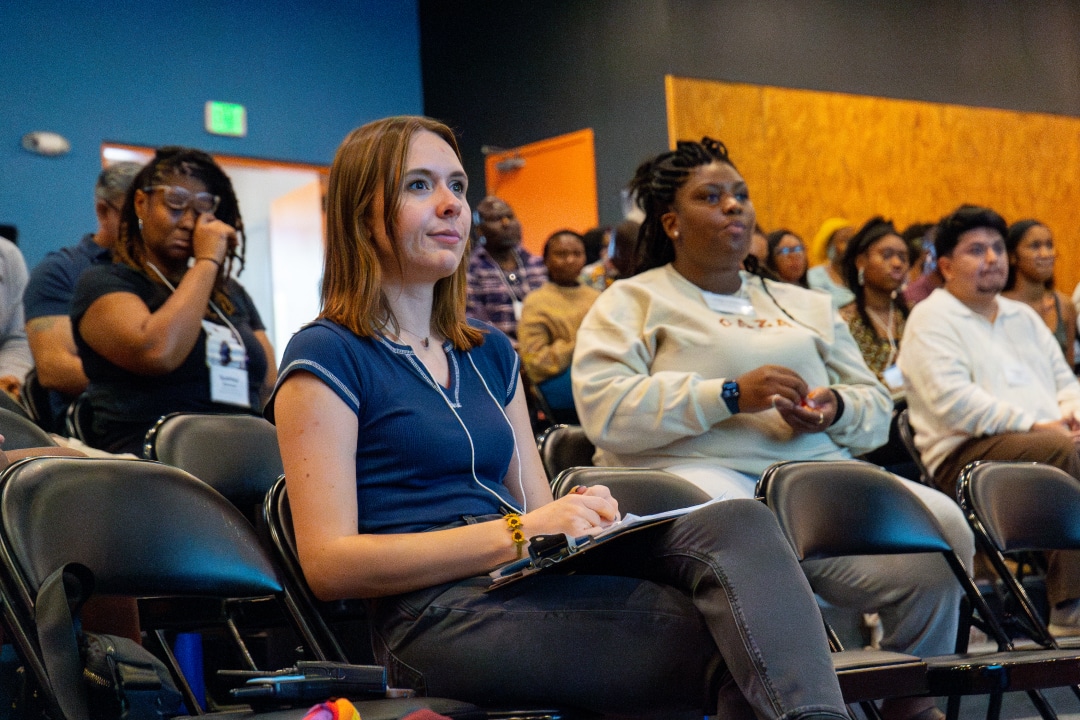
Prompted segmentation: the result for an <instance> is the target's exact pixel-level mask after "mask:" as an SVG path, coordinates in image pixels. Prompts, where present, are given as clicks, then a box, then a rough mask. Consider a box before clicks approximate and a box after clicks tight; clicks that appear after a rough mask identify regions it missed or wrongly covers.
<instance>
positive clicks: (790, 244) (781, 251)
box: [765, 230, 809, 287]
mask: <svg viewBox="0 0 1080 720" xmlns="http://www.w3.org/2000/svg"><path fill="white" fill-rule="evenodd" d="M765 239H766V240H767V241H768V243H769V254H768V256H766V258H765V267H767V268H768V269H769V270H772V271H773V273H775V274H776V276H777V277H778V278H780V279H781V280H783V281H784V282H786V283H791V284H792V285H801V286H802V287H809V285H807V284H806V268H807V260H806V245H804V244H803V241H802V238H800V237H799V236H798V235H796V234H795V233H793V232H791V231H790V230H774V231H773V232H771V233H769V234H768V235H766V236H765Z"/></svg>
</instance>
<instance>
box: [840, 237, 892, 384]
mask: <svg viewBox="0 0 1080 720" xmlns="http://www.w3.org/2000/svg"><path fill="white" fill-rule="evenodd" d="M843 268H844V278H845V280H846V281H847V285H848V287H850V288H851V290H852V294H853V295H854V296H855V300H854V301H853V302H851V303H850V304H848V305H845V306H844V307H843V308H842V309H841V310H840V316H841V317H843V318H844V320H845V321H846V322H847V324H848V330H850V331H851V336H852V337H854V338H855V342H856V344H858V346H859V352H861V353H862V356H863V360H865V361H866V364H867V366H868V367H869V368H870V369H871V370H872V371H873V373H874V374H875V375H877V378H878V380H880V381H881V382H882V383H884V384H885V386H886V387H887V388H889V391H890V392H891V393H892V394H893V397H894V399H895V398H896V396H897V395H900V394H902V391H903V387H904V379H903V377H902V376H901V374H900V370H899V369H898V368H897V367H896V356H897V353H898V352H899V348H900V337H901V336H902V335H903V334H904V321H905V320H906V319H907V307H906V306H905V305H904V301H903V299H902V298H899V297H898V294H899V290H900V287H901V285H903V284H904V279H905V278H906V277H907V270H908V245H907V243H905V242H904V240H903V239H902V238H901V237H900V235H898V234H897V232H896V228H895V227H893V224H892V222H890V221H888V220H885V219H883V218H881V217H875V218H873V219H871V220H870V221H868V222H867V223H866V224H865V225H863V226H862V227H861V228H859V230H858V232H856V233H855V235H854V236H852V238H851V240H850V241H849V242H848V245H847V250H846V251H845V253H844V261H843Z"/></svg>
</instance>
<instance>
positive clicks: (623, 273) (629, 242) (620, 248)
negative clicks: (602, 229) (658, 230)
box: [581, 220, 641, 291]
mask: <svg viewBox="0 0 1080 720" xmlns="http://www.w3.org/2000/svg"><path fill="white" fill-rule="evenodd" d="M640 226H641V223H639V222H637V221H636V220H623V221H622V222H621V223H619V224H618V225H616V226H615V229H614V230H612V232H611V242H610V243H609V244H608V249H607V253H606V257H605V258H604V260H603V262H602V263H598V264H596V265H592V266H589V265H586V266H585V269H584V270H582V271H581V282H582V283H584V284H585V285H588V286H589V287H592V288H594V289H596V290H600V291H603V290H606V289H607V288H609V287H611V283H613V282H615V281H616V280H618V279H619V278H621V277H628V276H629V275H630V274H631V273H632V272H633V270H634V247H635V246H636V245H637V231H638V227H640Z"/></svg>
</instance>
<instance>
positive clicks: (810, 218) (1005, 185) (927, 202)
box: [666, 76, 1080, 294]
mask: <svg viewBox="0 0 1080 720" xmlns="http://www.w3.org/2000/svg"><path fill="white" fill-rule="evenodd" d="M666 84H667V108H668V137H669V139H670V141H671V144H672V146H673V147H674V143H675V140H676V139H700V138H701V137H702V136H703V135H709V136H712V137H715V138H718V139H720V140H723V141H724V143H725V144H726V145H727V146H728V149H729V150H730V151H731V155H732V158H733V160H734V161H735V164H736V165H737V166H738V168H739V170H740V172H742V174H743V176H744V177H745V178H746V180H747V183H748V184H749V186H750V194H751V197H752V198H753V200H754V204H755V207H756V208H757V213H758V222H759V223H760V224H761V225H762V227H764V228H765V229H766V230H773V229H776V228H780V227H787V228H790V229H791V230H793V231H795V232H796V233H798V234H799V235H801V236H802V237H803V239H804V240H806V241H807V242H809V240H810V239H811V238H812V237H813V235H814V233H815V232H816V230H817V228H818V226H819V225H820V224H821V222H822V221H823V220H825V219H826V218H830V217H837V216H839V217H846V218H848V219H849V220H851V222H852V223H853V224H855V225H859V224H861V223H863V222H864V221H866V220H867V219H868V218H870V217H872V216H874V215H884V216H886V217H889V218H892V219H893V221H894V222H895V223H896V225H897V227H899V228H901V229H902V228H903V227H905V226H906V225H908V224H909V223H912V222H919V221H924V222H932V221H936V220H937V219H939V218H940V217H941V216H942V215H944V214H946V213H948V212H950V211H952V210H953V209H955V208H956V207H957V206H958V205H960V204H961V203H965V202H968V203H974V204H978V205H986V206H989V207H992V208H994V209H995V210H997V211H998V212H1000V213H1001V214H1002V215H1003V216H1004V217H1005V220H1006V221H1007V222H1010V223H1011V222H1014V221H1016V220H1020V219H1022V218H1027V217H1034V218H1037V219H1039V220H1041V221H1042V222H1044V223H1046V224H1047V226H1048V227H1049V228H1050V229H1051V230H1052V231H1053V233H1054V238H1055V241H1056V243H1057V247H1058V258H1057V265H1056V273H1057V281H1058V287H1059V288H1060V289H1061V290H1063V291H1064V292H1065V293H1066V294H1069V293H1072V290H1073V288H1074V287H1075V286H1076V284H1077V281H1080V227H1078V223H1077V221H1076V219H1075V216H1076V214H1077V210H1078V209H1080V118H1073V117H1062V116H1056V115H1045V114H1040V113H1020V112H1010V111H1005V110H994V109H989V108H975V107H965V106H960V105H943V104H938V103H928V102H914V101H910V100H890V99H886V98H878V97H868V96H862V95H845V94H841V93H829V92H813V91H808V90H790V89H786V88H778V87H769V86H760V85H744V84H739V83H724V82H716V81H710V80H694V79H689V78H679V77H674V76H668V77H667V78H666Z"/></svg>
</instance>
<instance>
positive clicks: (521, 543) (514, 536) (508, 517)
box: [503, 512, 525, 559]
mask: <svg viewBox="0 0 1080 720" xmlns="http://www.w3.org/2000/svg"><path fill="white" fill-rule="evenodd" d="M503 520H505V521H506V527H507V529H508V530H509V531H510V539H511V540H513V541H514V547H516V548H517V557H518V558H519V559H520V558H521V555H522V551H523V550H524V548H525V532H524V531H523V530H522V529H521V516H520V515H518V514H517V513H514V512H512V513H506V514H505V515H503Z"/></svg>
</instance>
